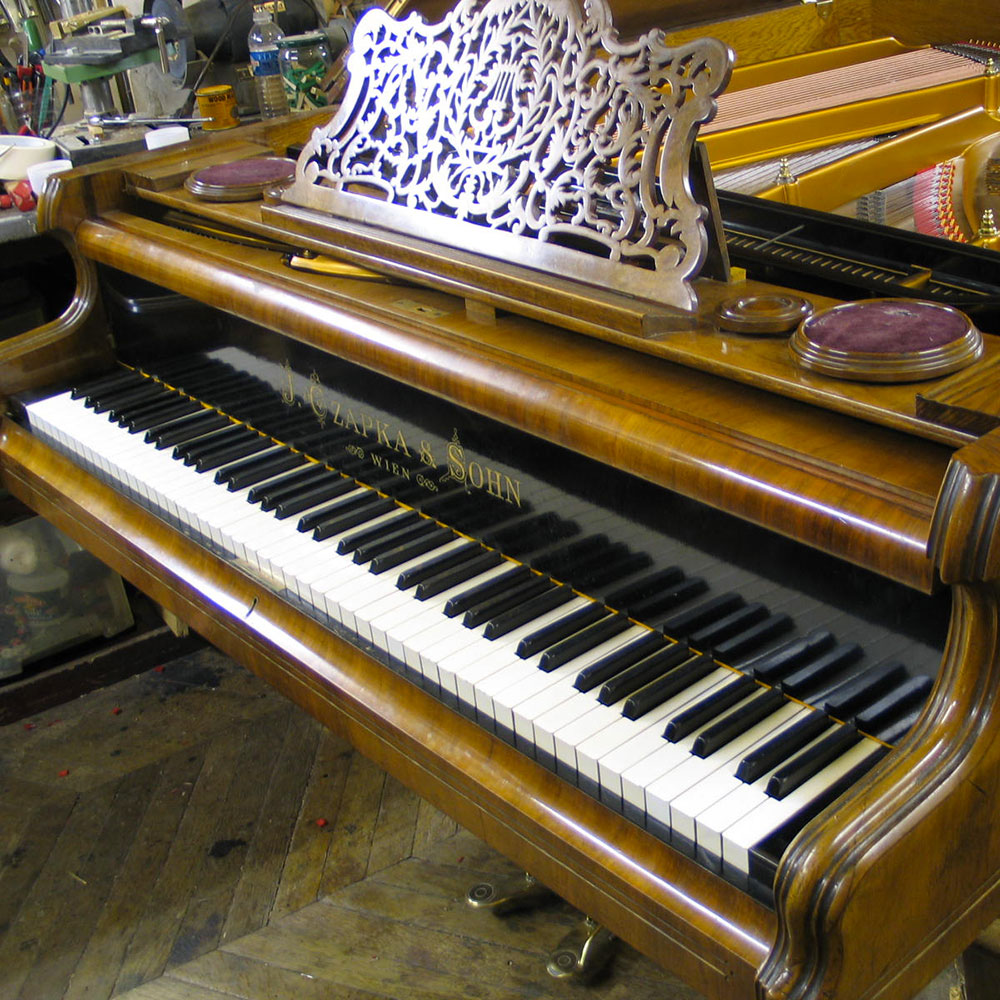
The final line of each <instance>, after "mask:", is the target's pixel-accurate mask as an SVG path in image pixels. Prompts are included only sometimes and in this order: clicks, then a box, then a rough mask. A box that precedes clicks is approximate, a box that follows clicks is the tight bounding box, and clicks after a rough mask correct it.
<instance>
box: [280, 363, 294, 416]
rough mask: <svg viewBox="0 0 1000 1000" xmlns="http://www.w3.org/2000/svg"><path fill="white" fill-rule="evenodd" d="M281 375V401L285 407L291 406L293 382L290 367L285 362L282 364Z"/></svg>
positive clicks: (292, 373) (292, 401)
mask: <svg viewBox="0 0 1000 1000" xmlns="http://www.w3.org/2000/svg"><path fill="white" fill-rule="evenodd" d="M281 373H282V375H283V376H284V383H283V384H282V386H281V401H282V402H283V403H284V404H285V406H291V405H292V404H293V403H294V402H295V381H294V372H293V371H292V366H291V365H290V364H289V363H288V362H287V361H284V362H282V364H281Z"/></svg>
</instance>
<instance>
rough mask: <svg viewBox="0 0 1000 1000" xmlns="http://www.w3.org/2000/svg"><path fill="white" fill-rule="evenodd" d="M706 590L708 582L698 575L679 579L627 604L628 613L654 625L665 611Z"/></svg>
mask: <svg viewBox="0 0 1000 1000" xmlns="http://www.w3.org/2000/svg"><path fill="white" fill-rule="evenodd" d="M706 590H708V584H707V583H705V581H704V580H703V579H702V578H701V577H700V576H692V577H691V578H690V579H687V580H681V581H679V582H678V583H675V584H674V585H673V586H670V587H667V588H666V589H665V590H663V591H661V592H660V593H658V594H652V595H650V596H649V597H647V598H645V599H644V600H641V601H636V602H634V603H631V604H629V606H628V615H629V617H630V618H634V619H635V620H636V621H640V622H645V623H646V624H647V625H656V624H657V623H658V622H659V621H660V620H661V619H662V618H663V617H664V616H665V615H666V614H667V613H669V612H671V611H673V610H674V608H678V607H680V606H681V605H682V604H684V603H685V602H686V601H691V600H693V599H694V598H696V597H700V596H701V595H702V594H704V593H705V591H706Z"/></svg>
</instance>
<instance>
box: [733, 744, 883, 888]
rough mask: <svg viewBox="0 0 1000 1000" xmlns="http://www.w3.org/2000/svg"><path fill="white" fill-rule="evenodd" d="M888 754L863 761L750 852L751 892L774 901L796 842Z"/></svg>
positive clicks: (878, 754)
mask: <svg viewBox="0 0 1000 1000" xmlns="http://www.w3.org/2000/svg"><path fill="white" fill-rule="evenodd" d="M888 752H889V751H888V749H884V750H883V751H882V752H876V753H874V754H872V756H871V757H868V758H867V759H865V760H863V761H860V762H859V763H858V764H857V765H855V766H854V767H852V768H851V769H850V770H849V771H847V772H846V773H845V774H843V775H842V776H841V777H840V778H838V779H837V780H836V781H835V782H833V783H832V784H831V785H830V787H829V788H827V789H825V790H824V791H823V792H822V794H821V795H818V796H817V797H816V798H815V799H813V800H812V801H811V802H809V804H808V805H805V806H803V808H802V809H800V810H799V811H798V812H797V813H795V815H794V816H792V817H791V818H790V819H789V820H788V821H787V822H785V823H783V824H782V825H781V826H780V827H778V829H777V830H775V831H773V832H772V833H771V834H770V835H769V836H768V837H766V838H765V839H764V840H762V841H761V842H760V843H759V844H756V845H755V846H754V847H752V848H751V849H750V886H749V889H750V891H751V893H753V894H754V895H755V896H758V897H759V898H760V899H762V900H763V901H765V902H768V903H770V902H772V901H773V898H774V896H773V887H774V880H775V878H776V877H777V874H778V863H779V862H780V860H781V857H782V855H783V854H784V853H785V851H786V850H787V849H788V846H789V845H790V844H791V842H792V840H793V839H794V838H795V837H796V836H797V835H798V833H799V831H800V830H801V829H802V828H803V827H804V826H805V825H806V823H808V822H809V821H810V820H811V819H814V818H815V817H816V816H818V815H819V814H820V813H821V812H822V811H823V810H824V809H825V808H826V807H827V806H828V805H830V803H831V802H833V801H834V800H835V799H837V798H839V797H840V796H841V795H842V794H843V793H844V792H846V791H847V789H848V788H850V787H851V786H852V785H854V784H856V783H857V782H858V781H859V780H860V779H861V778H862V777H863V776H864V775H865V774H866V773H867V772H868V771H870V770H871V769H872V768H873V767H874V766H875V765H876V764H877V763H878V762H879V761H880V760H881V759H882V758H883V757H884V756H885V754H886V753H888Z"/></svg>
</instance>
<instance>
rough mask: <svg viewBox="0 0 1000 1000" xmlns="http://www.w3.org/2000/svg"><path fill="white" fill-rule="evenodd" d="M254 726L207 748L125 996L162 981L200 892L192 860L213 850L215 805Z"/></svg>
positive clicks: (138, 937) (128, 961)
mask: <svg viewBox="0 0 1000 1000" xmlns="http://www.w3.org/2000/svg"><path fill="white" fill-rule="evenodd" d="M254 728H255V727H254V725H252V724H249V723H244V724H241V725H237V726H233V727H231V728H230V729H229V730H227V731H226V732H224V733H222V734H220V735H218V736H216V737H215V738H214V739H212V740H211V741H210V742H209V743H208V744H207V745H206V747H205V750H204V761H203V765H202V768H201V771H200V773H199V775H198V778H197V780H196V781H195V784H194V787H193V788H192V790H191V794H190V796H189V798H188V801H187V808H186V809H185V811H184V815H183V816H182V818H181V822H180V824H179V825H178V828H177V831H176V833H175V835H174V839H173V841H172V843H171V845H170V851H169V853H168V855H167V858H166V860H165V862H164V865H163V868H162V869H161V871H160V873H159V877H158V878H157V880H156V884H155V885H154V886H153V891H152V893H151V894H150V899H149V907H148V909H147V911H146V913H147V917H146V919H145V920H144V921H143V923H142V924H141V925H140V926H139V927H138V928H137V929H136V933H135V935H134V937H133V938H132V940H131V941H130V942H129V947H128V950H127V952H126V955H125V958H124V961H123V962H122V969H121V973H120V974H119V978H118V982H117V984H116V989H117V990H118V991H122V990H125V989H129V988H131V987H133V986H138V985H140V984H141V983H144V982H146V981H147V980H150V979H153V978H155V977H156V976H159V975H160V974H161V973H162V972H163V969H164V966H165V965H166V962H167V958H168V956H169V955H170V952H171V950H172V948H173V943H174V939H175V936H176V934H177V931H178V929H179V927H180V925H181V922H182V920H183V917H184V913H185V911H186V909H187V906H188V900H189V899H190V898H191V895H192V894H193V893H194V892H195V891H196V889H198V888H200V887H198V885H197V882H196V880H195V873H196V871H197V870H198V869H197V866H194V865H192V863H191V859H192V858H195V857H200V856H201V854H202V852H204V851H207V850H210V849H211V846H212V843H213V840H214V837H213V832H214V830H215V828H216V825H217V823H218V810H217V808H216V803H217V802H218V801H219V799H220V797H222V796H223V795H224V794H225V792H226V789H227V788H228V787H229V783H230V781H231V778H232V773H233V768H234V767H235V766H236V763H237V761H238V760H239V755H240V752H241V750H242V747H243V744H244V742H245V741H246V740H247V739H249V738H251V736H252V734H253V731H254Z"/></svg>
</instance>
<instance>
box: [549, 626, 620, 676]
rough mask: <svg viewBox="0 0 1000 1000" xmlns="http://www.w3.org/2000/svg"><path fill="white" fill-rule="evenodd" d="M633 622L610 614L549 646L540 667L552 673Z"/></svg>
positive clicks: (617, 633)
mask: <svg viewBox="0 0 1000 1000" xmlns="http://www.w3.org/2000/svg"><path fill="white" fill-rule="evenodd" d="M631 627H632V623H631V622H630V621H629V620H628V618H626V617H625V616H624V615H619V614H609V615H607V616H606V617H604V618H601V619H599V620H598V621H596V622H594V624H593V625H588V626H587V627H586V628H582V629H580V631H579V632H574V633H573V634H572V635H570V636H567V637H566V638H565V639H560V640H559V642H557V643H555V644H554V645H552V646H549V647H548V648H547V649H546V650H545V652H543V653H542V655H541V657H539V661H538V668H539V669H540V670H544V671H545V672H546V673H550V672H551V671H553V670H555V669H556V667H559V666H562V664H564V663H568V662H569V661H570V660H572V659H573V657H575V656H579V655H580V654H581V653H585V652H586V651H587V650H588V649H593V648H594V646H598V645H600V644H601V643H602V642H606V641H607V640H608V639H611V638H613V637H614V636H616V635H619V634H620V633H622V632H624V631H625V630H626V629H627V628H631Z"/></svg>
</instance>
